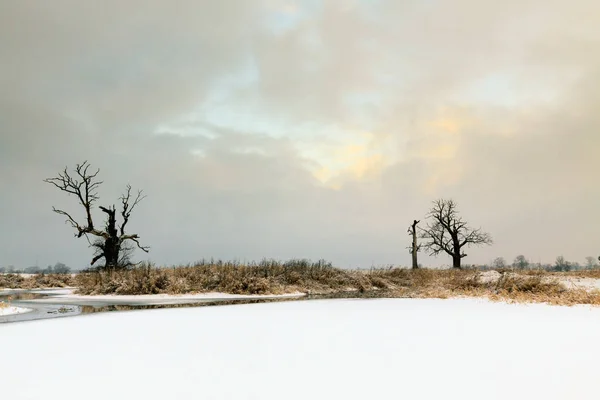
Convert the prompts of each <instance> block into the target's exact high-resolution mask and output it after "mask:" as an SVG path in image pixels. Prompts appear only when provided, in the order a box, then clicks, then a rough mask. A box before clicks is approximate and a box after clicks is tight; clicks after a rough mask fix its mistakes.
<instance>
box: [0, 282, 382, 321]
mask: <svg viewBox="0 0 600 400" xmlns="http://www.w3.org/2000/svg"><path fill="white" fill-rule="evenodd" d="M55 296H56V294H52V290H46V291H44V292H43V293H40V292H39V291H36V290H31V291H30V290H19V291H6V292H0V300H4V301H9V302H10V304H11V306H15V307H23V308H29V309H31V310H32V311H31V312H27V313H23V314H13V315H7V316H0V324H2V323H14V322H25V321H34V320H40V319H51V318H63V317H75V316H79V315H85V314H96V313H105V312H124V311H133V310H154V309H164V308H190V307H215V306H227V305H236V304H258V303H282V302H290V301H308V300H327V299H360V298H363V299H364V298H385V297H393V296H391V295H390V294H388V293H387V292H385V291H380V290H377V291H365V292H359V291H351V292H348V291H343V292H335V293H328V294H309V295H306V296H299V297H285V298H253V299H247V298H246V299H200V300H197V301H190V300H186V302H185V303H170V304H136V301H135V300H133V301H132V303H131V304H121V303H119V304H111V301H110V300H101V301H93V304H89V301H82V302H81V304H77V303H73V302H72V301H70V302H69V304H61V302H60V298H57V299H56V300H57V301H56V303H38V302H35V300H38V299H51V298H53V297H55Z"/></svg>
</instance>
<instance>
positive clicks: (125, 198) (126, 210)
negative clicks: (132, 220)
mask: <svg viewBox="0 0 600 400" xmlns="http://www.w3.org/2000/svg"><path fill="white" fill-rule="evenodd" d="M145 198H146V196H144V195H143V191H142V190H138V193H137V196H136V197H135V200H134V201H133V203H131V204H130V203H129V201H130V199H131V185H129V184H128V185H127V192H126V193H125V194H124V195H122V196H121V198H120V200H121V204H122V205H123V208H122V210H121V216H122V217H123V223H122V224H121V235H124V234H125V226H126V225H127V222H129V217H131V212H132V211H133V209H134V208H135V206H137V205H138V204H139V203H140V202H141V201H142V200H144V199H145Z"/></svg>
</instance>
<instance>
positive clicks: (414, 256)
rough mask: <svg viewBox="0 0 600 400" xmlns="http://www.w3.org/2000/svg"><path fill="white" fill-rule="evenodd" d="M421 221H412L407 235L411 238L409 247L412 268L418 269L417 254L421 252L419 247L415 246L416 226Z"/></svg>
mask: <svg viewBox="0 0 600 400" xmlns="http://www.w3.org/2000/svg"><path fill="white" fill-rule="evenodd" d="M419 222H421V221H417V220H416V219H415V220H414V221H413V223H412V225H410V226H409V227H408V234H409V235H411V236H412V245H411V246H410V247H409V250H410V254H411V255H412V268H413V269H417V268H419V263H418V260H417V253H418V252H419V251H420V250H421V246H420V245H418V244H417V224H418V223H419Z"/></svg>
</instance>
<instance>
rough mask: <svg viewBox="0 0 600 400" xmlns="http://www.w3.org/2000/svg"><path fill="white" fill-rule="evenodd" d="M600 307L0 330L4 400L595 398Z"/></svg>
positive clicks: (61, 323) (348, 310)
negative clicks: (2, 345)
mask: <svg viewBox="0 0 600 400" xmlns="http://www.w3.org/2000/svg"><path fill="white" fill-rule="evenodd" d="M599 335H600V309H592V308H588V307H571V308H568V307H551V306H546V305H539V304H538V305H507V304H502V303H489V302H486V301H483V300H474V299H465V300H456V299H455V300H435V299H425V300H422V299H377V300H322V301H303V302H291V303H269V304H254V305H236V306H223V307H213V308H185V309H166V310H152V311H134V312H124V313H106V314H97V315H89V316H83V317H75V318H65V319H55V320H48V321H38V322H24V323H18V324H8V325H3V326H0V338H1V340H2V342H4V343H7V344H10V345H8V346H4V348H3V349H2V360H3V362H2V363H0V377H1V380H2V384H1V385H0V390H1V392H0V393H1V394H2V397H3V398H4V397H6V398H7V399H11V400H16V399H36V400H37V399H45V400H46V399H47V400H52V399H60V400H69V399H77V400H80V399H82V398H85V399H102V400H106V399H112V398H118V399H145V400H149V399H186V400H187V399H197V398H203V399H211V400H218V399H236V400H237V399H260V400H269V399H277V400H281V399H284V400H295V399H302V400H311V399H326V400H334V399H343V400H351V399H361V400H364V399H400V398H407V399H411V400H414V399H461V400H465V399H478V400H479V399H486V400H490V399H507V398H510V399H513V400H515V399H527V400H532V399H544V400H548V399H578V400H580V399H595V400H596V399H598V398H600V387H599V386H598V385H597V368H596V367H597V360H598V359H599V357H600V346H598V345H597V338H598V336H599Z"/></svg>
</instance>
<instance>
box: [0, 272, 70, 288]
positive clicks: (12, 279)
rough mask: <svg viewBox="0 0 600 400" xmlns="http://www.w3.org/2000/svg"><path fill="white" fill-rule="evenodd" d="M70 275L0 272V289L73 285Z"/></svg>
mask: <svg viewBox="0 0 600 400" xmlns="http://www.w3.org/2000/svg"><path fill="white" fill-rule="evenodd" d="M73 284H74V280H73V278H72V277H71V275H68V274H66V275H63V274H50V275H43V274H38V275H32V276H27V277H23V276H21V275H19V274H0V289H40V288H61V287H69V286H73Z"/></svg>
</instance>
